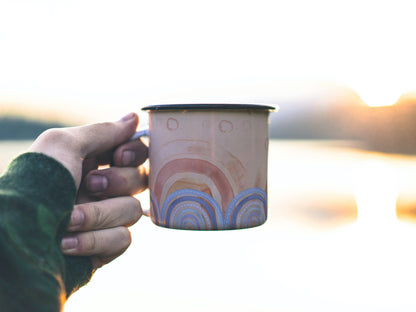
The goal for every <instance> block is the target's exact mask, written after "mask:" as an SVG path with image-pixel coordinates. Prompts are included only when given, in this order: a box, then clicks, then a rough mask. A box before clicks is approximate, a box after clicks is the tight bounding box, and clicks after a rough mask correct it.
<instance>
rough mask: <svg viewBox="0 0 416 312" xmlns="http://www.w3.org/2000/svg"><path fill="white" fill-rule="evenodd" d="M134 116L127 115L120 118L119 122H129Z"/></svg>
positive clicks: (133, 114)
mask: <svg viewBox="0 0 416 312" xmlns="http://www.w3.org/2000/svg"><path fill="white" fill-rule="evenodd" d="M135 116H136V114H135V113H130V114H127V115H126V116H124V117H123V118H121V121H129V120H131V119H133V118H134V117H135Z"/></svg>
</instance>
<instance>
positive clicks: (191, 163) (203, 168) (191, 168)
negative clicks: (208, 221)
mask: <svg viewBox="0 0 416 312" xmlns="http://www.w3.org/2000/svg"><path fill="white" fill-rule="evenodd" d="M186 172H192V173H198V174H202V175H205V176H207V177H208V178H210V179H211V180H212V181H213V182H214V184H215V186H216V187H217V189H218V191H219V192H220V194H221V200H222V202H221V206H222V207H221V208H222V211H223V212H224V211H225V210H226V209H227V207H228V205H229V204H230V202H231V201H232V200H233V198H234V192H233V188H232V187H231V185H230V182H229V181H228V179H227V177H226V176H225V174H224V173H223V172H222V171H221V170H220V169H218V167H216V166H214V165H213V164H211V163H210V162H208V161H206V160H201V159H192V158H182V159H175V160H172V161H170V162H168V163H167V164H166V165H164V166H163V168H162V169H161V170H160V171H159V174H158V175H157V177H156V180H155V183H154V188H153V193H154V194H155V196H156V198H157V200H158V201H160V197H161V195H162V190H163V186H164V185H165V183H166V182H167V180H168V179H169V178H170V177H171V176H172V175H174V174H175V173H186ZM162 204H163V203H159V205H162Z"/></svg>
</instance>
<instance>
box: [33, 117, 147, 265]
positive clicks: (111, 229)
mask: <svg viewBox="0 0 416 312" xmlns="http://www.w3.org/2000/svg"><path fill="white" fill-rule="evenodd" d="M137 123H138V117H137V115H136V114H129V115H127V116H126V117H124V118H123V119H122V120H120V121H118V122H114V123H102V124H94V125H88V126H83V127H75V128H63V129H52V130H48V131H46V132H45V133H44V134H42V135H41V136H40V137H39V138H38V139H37V140H36V141H35V142H34V144H33V145H32V147H31V151H34V152H41V153H44V154H47V155H49V156H51V157H53V158H55V159H56V160H58V161H60V162H61V163H62V164H63V165H64V166H65V167H66V168H67V169H68V170H69V171H70V172H71V174H72V175H73V177H74V180H75V183H76V185H77V188H78V198H77V202H76V205H75V207H74V211H73V213H72V216H71V221H70V224H69V228H68V233H67V235H66V237H65V238H64V240H63V241H62V250H63V252H64V253H65V254H68V255H77V256H90V257H91V260H92V262H93V266H94V268H99V267H101V266H102V265H104V264H106V263H108V262H110V261H112V260H113V259H115V258H117V257H118V256H119V255H121V254H122V253H123V252H124V251H125V250H126V249H127V247H128V246H129V245H130V242H131V236H130V232H129V231H128V229H127V227H128V226H130V225H132V224H134V223H135V222H137V220H138V219H139V218H140V217H141V215H142V209H141V206H140V202H139V201H138V200H136V199H135V198H134V197H132V196H131V195H132V194H135V193H138V192H140V191H143V190H144V189H145V188H146V187H147V174H146V172H145V170H144V168H143V167H138V166H139V165H141V164H142V163H143V162H144V161H145V160H146V158H147V147H146V146H145V145H144V144H143V143H142V142H141V141H139V140H136V141H132V142H128V139H129V138H130V137H131V136H132V135H133V134H134V132H135V130H136V127H137ZM125 142H127V143H125ZM111 157H113V162H114V165H115V167H110V168H107V169H101V170H98V169H97V168H98V166H99V165H106V164H109V163H110V160H111Z"/></svg>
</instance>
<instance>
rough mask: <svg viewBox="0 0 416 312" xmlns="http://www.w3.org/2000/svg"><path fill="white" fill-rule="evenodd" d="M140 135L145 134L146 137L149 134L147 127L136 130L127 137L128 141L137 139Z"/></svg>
mask: <svg viewBox="0 0 416 312" xmlns="http://www.w3.org/2000/svg"><path fill="white" fill-rule="evenodd" d="M142 136H147V137H148V136H149V128H146V129H142V130H139V131H137V132H136V133H135V134H133V135H132V137H131V138H130V139H129V141H134V140H137V139H139V138H141V137H142Z"/></svg>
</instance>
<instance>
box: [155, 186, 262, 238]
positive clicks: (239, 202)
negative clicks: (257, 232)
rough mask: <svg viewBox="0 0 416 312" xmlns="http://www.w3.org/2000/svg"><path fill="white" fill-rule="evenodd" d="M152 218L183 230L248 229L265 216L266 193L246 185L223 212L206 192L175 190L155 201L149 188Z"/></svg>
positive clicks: (256, 224)
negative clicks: (246, 187) (161, 200)
mask: <svg viewBox="0 0 416 312" xmlns="http://www.w3.org/2000/svg"><path fill="white" fill-rule="evenodd" d="M150 194H151V206H152V207H151V209H152V217H153V220H154V222H155V223H156V224H157V225H160V226H164V227H169V228H175V229H186V230H228V229H242V228H250V227H255V226H258V225H261V224H263V223H264V222H265V221H266V219H267V195H266V192H265V191H264V190H262V189H260V188H249V189H247V190H244V191H243V192H241V193H239V194H238V195H237V196H235V197H234V199H233V200H232V201H231V202H230V204H229V205H228V207H227V209H226V210H225V214H224V213H223V211H222V209H221V207H220V205H219V204H218V203H217V202H216V201H215V199H214V198H212V197H211V196H210V195H208V194H206V193H204V192H201V191H199V190H194V189H181V190H177V191H175V192H173V193H171V194H169V196H167V198H166V199H165V201H164V202H163V204H162V205H159V204H158V201H157V199H156V197H155V194H154V193H153V192H152V191H151V190H150Z"/></svg>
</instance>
